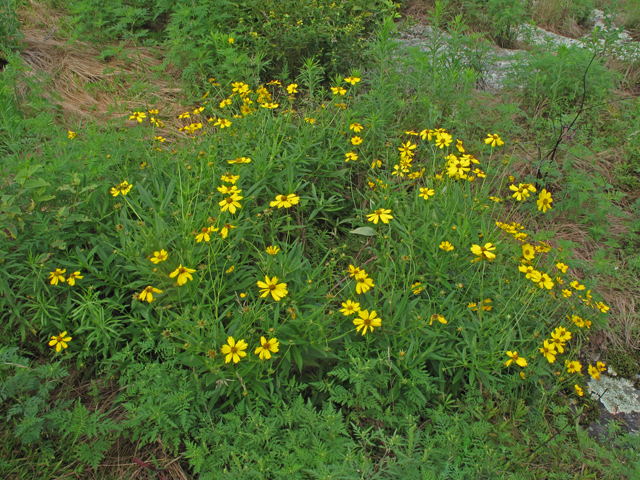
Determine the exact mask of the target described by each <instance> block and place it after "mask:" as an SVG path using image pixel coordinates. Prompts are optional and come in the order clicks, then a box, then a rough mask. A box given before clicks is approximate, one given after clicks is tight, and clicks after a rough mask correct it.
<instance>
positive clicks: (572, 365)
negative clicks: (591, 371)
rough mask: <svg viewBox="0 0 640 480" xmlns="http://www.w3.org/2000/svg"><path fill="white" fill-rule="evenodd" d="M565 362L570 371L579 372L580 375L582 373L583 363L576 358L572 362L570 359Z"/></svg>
mask: <svg viewBox="0 0 640 480" xmlns="http://www.w3.org/2000/svg"><path fill="white" fill-rule="evenodd" d="M564 364H565V366H566V367H567V371H568V372H569V373H579V374H580V375H582V365H581V364H580V362H578V361H576V360H574V361H572V362H570V361H569V360H566V361H565V362H564Z"/></svg>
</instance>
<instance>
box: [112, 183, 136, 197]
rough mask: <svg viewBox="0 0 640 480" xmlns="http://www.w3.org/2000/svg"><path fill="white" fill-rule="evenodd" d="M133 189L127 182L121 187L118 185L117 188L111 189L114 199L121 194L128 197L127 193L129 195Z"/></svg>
mask: <svg viewBox="0 0 640 480" xmlns="http://www.w3.org/2000/svg"><path fill="white" fill-rule="evenodd" d="M131 187H133V184H132V183H131V184H130V183H129V182H127V181H126V180H125V181H124V182H122V183H121V184H120V185H116V186H115V187H112V188H111V195H113V196H114V197H117V196H118V195H120V194H122V195H126V194H127V193H129V190H131Z"/></svg>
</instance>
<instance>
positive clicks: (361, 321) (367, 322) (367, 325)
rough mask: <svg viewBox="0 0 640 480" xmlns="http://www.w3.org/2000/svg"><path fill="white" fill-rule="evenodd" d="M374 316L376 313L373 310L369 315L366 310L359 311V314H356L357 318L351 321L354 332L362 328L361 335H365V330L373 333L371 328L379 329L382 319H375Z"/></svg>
mask: <svg viewBox="0 0 640 480" xmlns="http://www.w3.org/2000/svg"><path fill="white" fill-rule="evenodd" d="M376 315H377V313H376V311H375V310H372V311H371V313H369V311H368V310H360V312H358V317H359V318H356V319H355V320H354V321H353V324H354V325H356V332H359V331H360V330H361V329H363V328H364V330H362V335H364V334H365V333H367V329H369V330H371V331H372V332H373V327H379V326H380V325H382V319H381V318H379V317H376Z"/></svg>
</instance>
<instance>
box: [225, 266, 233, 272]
mask: <svg viewBox="0 0 640 480" xmlns="http://www.w3.org/2000/svg"><path fill="white" fill-rule="evenodd" d="M235 269H236V267H235V265H231V266H230V267H229V268H227V269H226V270H225V271H224V273H231V272H233V271H234V270H235Z"/></svg>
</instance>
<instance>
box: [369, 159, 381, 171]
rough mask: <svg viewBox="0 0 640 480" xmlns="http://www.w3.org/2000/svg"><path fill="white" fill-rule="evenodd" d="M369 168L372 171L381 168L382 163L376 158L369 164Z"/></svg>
mask: <svg viewBox="0 0 640 480" xmlns="http://www.w3.org/2000/svg"><path fill="white" fill-rule="evenodd" d="M371 168H373V169H375V168H382V162H381V161H380V160H378V159H377V158H375V159H374V160H373V162H371Z"/></svg>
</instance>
